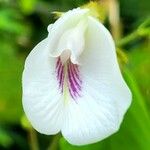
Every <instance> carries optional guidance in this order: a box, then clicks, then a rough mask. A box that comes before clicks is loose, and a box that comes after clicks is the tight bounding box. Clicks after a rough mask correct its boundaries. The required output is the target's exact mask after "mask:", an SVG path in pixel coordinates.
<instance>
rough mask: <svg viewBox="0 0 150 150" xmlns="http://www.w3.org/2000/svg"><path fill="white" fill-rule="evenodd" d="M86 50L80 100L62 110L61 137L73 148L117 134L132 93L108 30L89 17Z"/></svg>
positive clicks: (83, 56)
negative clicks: (63, 116) (121, 71)
mask: <svg viewBox="0 0 150 150" xmlns="http://www.w3.org/2000/svg"><path fill="white" fill-rule="evenodd" d="M85 46H86V47H85V50H84V51H83V54H82V55H81V57H80V62H81V66H80V68H79V69H80V74H81V77H82V81H83V84H82V91H81V93H82V96H81V97H80V98H77V100H76V101H74V100H71V101H69V102H68V104H67V105H66V107H65V113H64V114H65V118H64V119H65V120H64V124H63V128H62V134H63V136H64V137H65V138H66V139H67V140H68V141H69V142H70V143H71V144H75V145H83V144H90V143H94V142H97V141H99V140H102V139H104V138H106V137H108V136H110V135H111V134H113V133H115V132H116V131H118V129H119V127H120V123H121V121H122V119H123V116H124V114H125V112H126V110H127V108H128V107H129V105H130V103H131V93H130V90H129V89H128V87H127V85H126V83H125V82H124V80H123V78H122V75H121V73H120V70H119V66H118V63H117V58H116V52H115V46H114V42H113V40H112V37H111V35H110V33H109V32H108V31H107V29H106V28H105V27H104V26H103V25H102V24H100V23H99V22H98V21H97V20H96V19H94V18H92V17H89V23H88V29H87V33H86V43H85Z"/></svg>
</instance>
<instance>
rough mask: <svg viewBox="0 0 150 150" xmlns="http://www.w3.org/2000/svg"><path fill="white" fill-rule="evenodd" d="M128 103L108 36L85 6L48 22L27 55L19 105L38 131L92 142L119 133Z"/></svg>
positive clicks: (77, 141) (74, 141) (73, 141)
mask: <svg viewBox="0 0 150 150" xmlns="http://www.w3.org/2000/svg"><path fill="white" fill-rule="evenodd" d="M130 103H131V92H130V90H129V88H128V86H127V85H126V83H125V81H124V79H123V77H122V75H121V72H120V69H119V65H118V62H117V57H116V51H115V45H114V42H113V39H112V36H111V35H110V33H109V31H108V30H107V29H106V28H105V27H104V26H103V25H102V24H101V23H100V22H99V21H98V20H97V19H96V18H94V17H92V16H90V14H89V10H88V9H80V8H77V9H73V10H71V11H68V12H66V13H65V14H63V15H62V16H61V17H60V18H59V19H58V20H57V21H56V22H55V23H54V24H50V25H49V26H48V36H47V38H46V39H44V40H43V41H41V42H40V43H39V44H37V45H36V46H35V48H34V49H33V50H32V51H31V53H30V54H29V56H28V57H27V59H26V62H25V68H24V71H23V108H24V111H25V113H26V115H27V117H28V119H29V121H30V122H31V124H32V126H33V127H34V128H35V129H36V130H37V131H39V132H40V133H43V134H47V135H53V134H57V133H58V132H61V133H62V135H63V136H64V138H65V139H66V140H67V141H68V142H69V143H71V144H74V145H84V144H90V143H94V142H97V141H100V140H102V139H104V138H106V137H108V136H110V135H112V134H113V133H115V132H117V131H118V129H119V127H120V124H121V122H122V120H123V117H124V114H125V112H126V111H127V109H128V107H129V105H130Z"/></svg>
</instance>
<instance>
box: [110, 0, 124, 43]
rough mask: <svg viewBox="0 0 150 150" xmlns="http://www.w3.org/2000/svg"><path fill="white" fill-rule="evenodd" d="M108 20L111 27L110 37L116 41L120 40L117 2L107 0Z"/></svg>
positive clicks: (115, 0) (120, 32) (120, 31)
mask: <svg viewBox="0 0 150 150" xmlns="http://www.w3.org/2000/svg"><path fill="white" fill-rule="evenodd" d="M108 13H109V15H108V18H109V23H110V27H111V32H112V35H113V37H114V39H115V41H117V40H118V39H120V38H121V34H122V30H121V21H120V9H119V3H118V1H117V0H108Z"/></svg>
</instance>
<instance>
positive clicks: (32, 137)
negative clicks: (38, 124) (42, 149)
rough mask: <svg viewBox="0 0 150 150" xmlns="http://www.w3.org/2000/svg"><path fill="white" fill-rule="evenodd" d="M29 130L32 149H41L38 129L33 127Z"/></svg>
mask: <svg viewBox="0 0 150 150" xmlns="http://www.w3.org/2000/svg"><path fill="white" fill-rule="evenodd" d="M28 132H29V145H30V149H31V150H39V145H38V140H37V134H36V131H35V130H34V129H33V128H31V129H29V130H28Z"/></svg>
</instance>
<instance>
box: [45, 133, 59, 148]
mask: <svg viewBox="0 0 150 150" xmlns="http://www.w3.org/2000/svg"><path fill="white" fill-rule="evenodd" d="M60 137H61V135H60V134H57V135H55V136H54V137H53V140H52V142H51V143H50V145H49V147H48V148H47V150H57V149H58V142H59V139H60Z"/></svg>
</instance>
